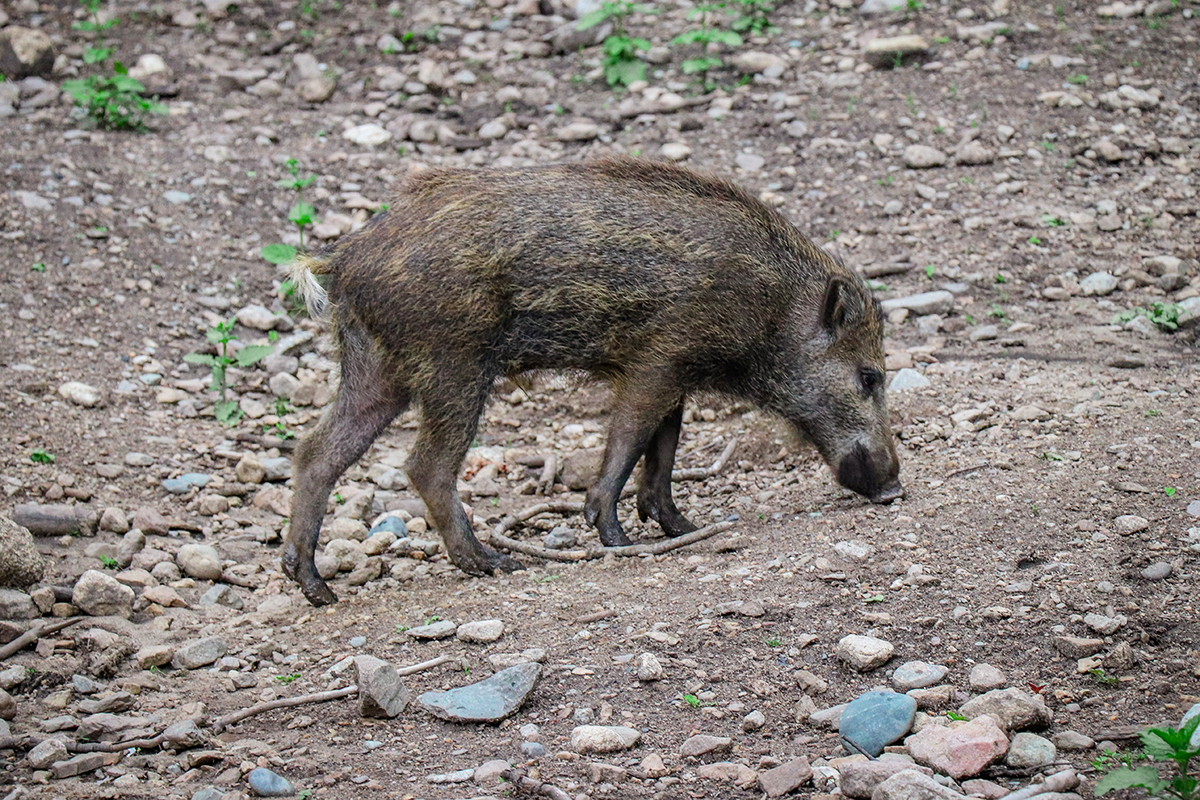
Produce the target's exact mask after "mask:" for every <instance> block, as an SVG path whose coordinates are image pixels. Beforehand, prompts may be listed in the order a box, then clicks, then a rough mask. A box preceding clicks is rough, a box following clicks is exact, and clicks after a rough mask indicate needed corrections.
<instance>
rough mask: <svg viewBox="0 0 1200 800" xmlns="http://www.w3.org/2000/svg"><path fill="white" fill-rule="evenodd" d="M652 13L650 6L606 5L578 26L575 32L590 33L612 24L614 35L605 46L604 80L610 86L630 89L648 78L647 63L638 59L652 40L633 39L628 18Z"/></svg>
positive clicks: (615, 3) (621, 3)
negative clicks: (607, 23)
mask: <svg viewBox="0 0 1200 800" xmlns="http://www.w3.org/2000/svg"><path fill="white" fill-rule="evenodd" d="M635 11H636V12H639V13H642V14H651V13H653V11H654V10H653V9H652V8H651V7H650V6H646V5H642V4H639V3H630V2H627V1H626V0H618V2H606V3H604V4H603V5H601V6H600V8H597V9H596V10H595V11H593V12H592V13H590V14H584V15H583V16H582V17H580V18H579V22H577V23H576V24H575V30H578V31H586V30H587V29H588V28H594V27H596V26H597V25H602V24H603V23H605V22H608V21H610V20H611V21H612V24H613V32H612V33H610V34H609V35H608V36H607V37H606V38H605V39H604V43H603V44H602V45H601V48H602V50H603V51H604V80H605V81H607V82H608V85H609V87H611V88H614V89H615V88H616V87H618V86H629V85H630V84H631V83H634V82H635V81H640V80H644V79H645V77H646V64H645V62H644V61H642V60H641V59H640V58H638V55H637V53H638V51H639V50H649V49H650V41H649V40H648V39H640V38H636V37H632V36H630V35H629V34H628V33H626V32H625V18H626V17H627V16H629V15H630V14H632V13H633V12H635Z"/></svg>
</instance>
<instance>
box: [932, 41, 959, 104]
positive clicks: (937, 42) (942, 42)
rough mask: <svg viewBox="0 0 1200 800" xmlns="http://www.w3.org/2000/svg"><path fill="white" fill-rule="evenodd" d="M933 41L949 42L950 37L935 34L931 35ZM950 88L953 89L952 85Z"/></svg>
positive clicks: (939, 42)
mask: <svg viewBox="0 0 1200 800" xmlns="http://www.w3.org/2000/svg"><path fill="white" fill-rule="evenodd" d="M933 41H934V43H935V44H950V37H949V36H935V37H933ZM950 88H951V89H953V88H954V87H953V86H951V87H950ZM956 91H957V90H956Z"/></svg>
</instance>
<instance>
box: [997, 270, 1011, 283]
mask: <svg viewBox="0 0 1200 800" xmlns="http://www.w3.org/2000/svg"><path fill="white" fill-rule="evenodd" d="M996 283H1008V278H1006V277H1004V276H1003V275H1001V274H1000V273H999V272H997V273H996Z"/></svg>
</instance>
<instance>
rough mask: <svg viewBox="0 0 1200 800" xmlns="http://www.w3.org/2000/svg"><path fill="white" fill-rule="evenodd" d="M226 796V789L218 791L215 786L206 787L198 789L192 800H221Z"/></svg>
mask: <svg viewBox="0 0 1200 800" xmlns="http://www.w3.org/2000/svg"><path fill="white" fill-rule="evenodd" d="M224 796H225V790H224V789H218V788H217V787H215V786H205V787H204V788H203V789H197V790H196V791H195V792H194V793H193V794H192V797H191V800H221V798H222V797H224Z"/></svg>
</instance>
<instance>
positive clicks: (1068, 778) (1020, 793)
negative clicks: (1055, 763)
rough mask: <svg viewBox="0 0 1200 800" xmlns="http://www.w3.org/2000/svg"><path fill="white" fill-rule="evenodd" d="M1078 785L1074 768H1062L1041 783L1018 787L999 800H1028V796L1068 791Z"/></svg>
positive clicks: (1077, 777)
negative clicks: (1022, 787)
mask: <svg viewBox="0 0 1200 800" xmlns="http://www.w3.org/2000/svg"><path fill="white" fill-rule="evenodd" d="M1078 785H1079V776H1078V775H1076V774H1075V770H1073V769H1064V770H1063V771H1062V772H1056V773H1054V774H1053V775H1050V776H1049V777H1047V778H1046V780H1044V781H1042V782H1041V783H1031V784H1029V785H1028V786H1026V787H1025V788H1024V789H1018V790H1017V791H1015V792H1011V793H1009V794H1006V795H1005V796H1004V797H1002V798H1000V800H1029V798H1031V797H1037V796H1038V795H1039V794H1049V793H1051V792H1069V791H1071V790H1072V789H1074V788H1075V787H1076V786H1078Z"/></svg>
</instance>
